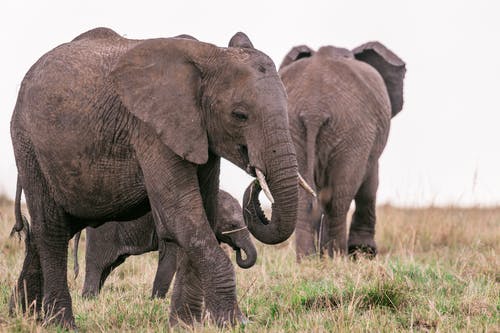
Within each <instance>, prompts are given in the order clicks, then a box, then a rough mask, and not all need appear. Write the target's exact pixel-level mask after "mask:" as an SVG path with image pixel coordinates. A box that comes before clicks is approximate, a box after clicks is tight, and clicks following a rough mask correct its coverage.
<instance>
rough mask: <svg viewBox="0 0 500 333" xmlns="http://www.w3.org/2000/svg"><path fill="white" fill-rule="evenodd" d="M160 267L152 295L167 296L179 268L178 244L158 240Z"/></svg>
mask: <svg viewBox="0 0 500 333" xmlns="http://www.w3.org/2000/svg"><path fill="white" fill-rule="evenodd" d="M158 243H159V244H158V247H159V256H158V269H157V270H156V276H155V280H154V282H153V294H152V296H151V297H159V298H165V296H166V295H167V292H168V289H169V288H170V284H171V282H172V279H173V278H174V274H175V271H176V268H177V249H178V246H177V244H175V243H173V242H166V241H160V242H158Z"/></svg>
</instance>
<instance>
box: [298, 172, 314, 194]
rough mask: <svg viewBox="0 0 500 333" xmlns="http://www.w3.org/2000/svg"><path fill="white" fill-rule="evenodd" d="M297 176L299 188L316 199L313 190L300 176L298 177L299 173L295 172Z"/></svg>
mask: <svg viewBox="0 0 500 333" xmlns="http://www.w3.org/2000/svg"><path fill="white" fill-rule="evenodd" d="M297 175H298V176H299V184H300V186H302V187H303V188H304V190H306V191H307V192H309V193H311V195H312V196H313V197H315V198H317V197H318V195H317V194H316V192H314V190H313V189H312V187H311V186H309V184H308V183H307V182H306V181H305V179H304V178H302V176H301V175H300V173H298V172H297Z"/></svg>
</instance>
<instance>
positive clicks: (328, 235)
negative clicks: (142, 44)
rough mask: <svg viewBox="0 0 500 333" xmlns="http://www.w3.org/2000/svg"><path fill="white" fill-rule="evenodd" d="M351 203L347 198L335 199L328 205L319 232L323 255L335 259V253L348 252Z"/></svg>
mask: <svg viewBox="0 0 500 333" xmlns="http://www.w3.org/2000/svg"><path fill="white" fill-rule="evenodd" d="M350 202H351V200H350V199H348V198H345V197H340V198H339V197H333V198H332V199H331V201H330V203H329V204H327V205H326V207H325V212H324V215H323V220H322V221H321V229H320V231H319V239H320V249H321V253H320V254H321V255H323V254H324V253H325V252H327V253H328V255H329V256H330V257H333V256H334V254H335V253H338V254H341V255H342V254H345V253H346V252H347V228H346V218H347V212H348V211H349V205H350Z"/></svg>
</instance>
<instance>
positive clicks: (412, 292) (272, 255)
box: [0, 202, 500, 332]
mask: <svg viewBox="0 0 500 333" xmlns="http://www.w3.org/2000/svg"><path fill="white" fill-rule="evenodd" d="M378 218H379V225H378V229H377V241H378V244H379V251H380V253H379V256H378V257H377V259H375V260H373V261H367V260H360V261H358V262H352V261H350V260H348V259H345V258H335V259H334V260H324V259H323V260H322V259H319V258H312V259H310V260H306V261H305V262H303V263H302V264H300V265H299V264H297V263H295V253H294V249H293V243H292V242H291V241H290V242H288V243H285V244H283V245H280V246H275V247H271V246H263V245H259V246H258V251H259V260H258V261H257V264H256V265H255V266H254V267H253V268H251V269H249V270H242V269H240V268H236V274H237V282H238V295H239V304H240V307H241V309H242V310H243V312H244V313H245V314H246V315H247V316H248V317H249V319H250V321H251V323H250V324H249V325H247V326H246V327H235V328H233V331H246V332H262V331H270V332H294V331H296V332H331V331H334V332H358V331H367V332H373V331H384V332H385V331H432V332H434V331H440V332H442V331H469V332H500V325H499V321H500V318H499V311H500V287H499V282H500V272H499V267H500V262H499V259H498V252H499V249H500V208H491V209H479V208H477V209H476V208H474V209H459V208H427V209H400V208H394V207H389V206H382V207H379V209H378ZM0 219H1V220H0V331H12V332H25V331H34V332H37V331H49V332H54V331H60V328H58V327H55V326H47V327H44V326H42V325H41V323H39V322H36V321H35V320H33V319H32V318H29V317H24V316H23V315H22V314H20V313H19V312H18V313H17V314H16V315H15V316H14V317H9V316H8V308H7V304H8V299H9V297H10V290H11V288H12V286H13V285H14V284H15V280H16V278H17V275H18V274H19V271H20V269H21V264H22V260H23V252H24V245H23V242H19V241H18V240H17V239H16V238H13V239H12V238H9V237H8V234H9V232H10V229H11V227H12V225H13V212H12V206H10V204H9V203H8V202H4V203H2V205H1V206H0ZM82 244H83V243H82ZM81 251H82V252H83V246H82V249H81ZM70 265H72V262H71V258H70ZM80 265H82V266H83V253H82V255H81V256H80ZM155 269H156V254H154V253H153V254H149V255H144V256H140V257H133V258H130V259H128V260H127V262H126V263H125V264H123V265H122V266H121V267H120V268H119V269H118V270H117V271H115V272H113V273H112V274H111V276H110V278H109V279H108V281H107V284H106V286H105V287H104V289H103V292H102V294H101V295H100V297H99V298H98V299H96V300H84V299H82V298H81V297H80V296H79V291H80V290H81V287H82V283H83V277H82V276H80V277H79V278H78V279H77V280H76V281H75V280H73V279H72V274H70V279H69V280H70V290H71V292H72V297H73V304H74V312H75V316H76V323H77V326H78V327H79V329H80V331H84V332H86V331H88V332H99V331H104V332H108V331H116V332H118V331H134V332H136V331H140V332H144V331H151V332H152V331H154V332H162V331H169V330H170V329H169V328H168V310H169V300H168V299H167V300H164V301H162V300H150V299H149V294H150V289H151V286H152V281H153V278H154V273H155ZM183 330H187V331H195V332H200V331H203V332H215V331H219V329H218V328H216V327H214V326H211V325H208V324H205V325H201V324H200V325H198V326H196V327H194V328H186V327H178V328H175V329H174V331H183Z"/></svg>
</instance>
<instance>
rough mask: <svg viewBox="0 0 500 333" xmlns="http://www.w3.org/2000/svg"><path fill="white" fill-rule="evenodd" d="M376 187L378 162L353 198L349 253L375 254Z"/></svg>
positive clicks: (371, 255) (369, 255)
mask: <svg viewBox="0 0 500 333" xmlns="http://www.w3.org/2000/svg"><path fill="white" fill-rule="evenodd" d="M377 188H378V163H377V164H376V165H375V166H374V167H373V168H372V169H370V170H369V173H368V174H367V177H366V179H365V181H364V182H363V184H361V187H360V188H359V190H358V192H357V193H356V196H355V197H354V200H355V202H356V210H355V211H354V215H353V218H352V222H351V228H350V231H349V243H348V250H349V254H352V255H354V257H355V256H356V254H359V253H364V254H366V256H367V257H368V258H373V257H375V255H376V254H377V245H376V243H375V223H376V212H375V209H376V207H375V205H376V195H377Z"/></svg>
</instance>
